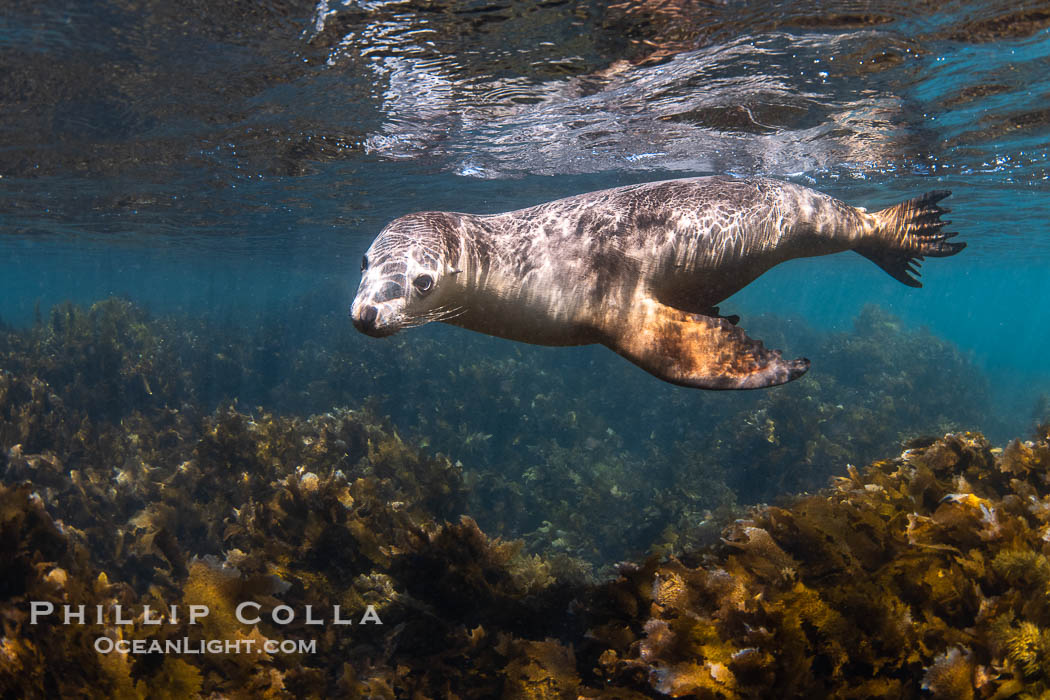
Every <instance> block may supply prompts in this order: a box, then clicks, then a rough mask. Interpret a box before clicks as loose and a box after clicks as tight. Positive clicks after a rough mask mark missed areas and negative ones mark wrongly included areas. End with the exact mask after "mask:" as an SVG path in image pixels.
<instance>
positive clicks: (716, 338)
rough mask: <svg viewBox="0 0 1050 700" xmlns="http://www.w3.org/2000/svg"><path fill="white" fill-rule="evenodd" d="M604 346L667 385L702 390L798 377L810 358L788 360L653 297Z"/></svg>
mask: <svg viewBox="0 0 1050 700" xmlns="http://www.w3.org/2000/svg"><path fill="white" fill-rule="evenodd" d="M605 344H606V345H607V346H608V347H610V348H612V349H613V350H615V351H616V352H618V353H619V354H621V355H623V356H624V357H626V358H627V359H628V360H630V361H631V362H633V363H635V364H636V365H638V366H639V367H641V368H642V369H644V370H646V371H648V372H650V373H651V374H654V375H656V376H657V377H659V378H660V379H663V380H664V381H668V382H671V383H672V384H680V385H682V386H690V387H696V388H699V389H760V388H762V387H767V386H775V385H777V384H784V383H785V382H790V381H791V380H792V379H798V378H799V377H801V376H802V375H803V374H805V373H806V370H807V369H809V360H806V359H798V360H790V361H788V360H785V359H783V357H781V354H780V351H779V350H767V349H766V348H765V346H764V345H762V343H761V341H757V340H752V339H751V338H749V337H747V334H746V333H744V331H742V330H740V329H739V328H737V327H736V326H734V325H733V324H732V323H730V322H729V321H728V320H726V319H724V318H714V317H711V316H701V315H698V314H690V313H686V312H684V311H679V310H678V309H675V308H672V307H670V306H665V305H663V304H661V303H659V302H657V301H654V300H652V299H647V300H645V301H644V302H642V303H641V304H640V308H638V309H637V310H636V312H635V313H632V314H631V318H630V319H629V320H628V322H627V323H624V324H623V325H622V326H620V330H619V332H618V335H616V336H615V337H609V338H607V339H606V341H605Z"/></svg>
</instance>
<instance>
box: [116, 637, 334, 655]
mask: <svg viewBox="0 0 1050 700" xmlns="http://www.w3.org/2000/svg"><path fill="white" fill-rule="evenodd" d="M95 651H97V652H98V653H100V654H110V653H112V652H117V653H119V654H313V653H315V652H316V651H317V640H316V639H190V638H189V637H183V638H181V639H165V640H163V641H162V640H159V639H112V638H110V637H105V636H103V637H97V638H96V639H95Z"/></svg>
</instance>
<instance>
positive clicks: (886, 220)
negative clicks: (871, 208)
mask: <svg viewBox="0 0 1050 700" xmlns="http://www.w3.org/2000/svg"><path fill="white" fill-rule="evenodd" d="M950 194H951V192H949V191H947V190H938V191H936V192H927V193H926V194H924V195H922V196H921V197H916V198H915V199H909V200H908V201H907V202H902V203H901V204H897V205H895V206H892V207H889V208H888V209H883V210H881V211H877V212H875V213H874V214H872V216H873V217H875V221H876V228H875V231H874V234H873V236H874V237H873V238H872V239H871V240H870V241H869V242H866V243H864V244H862V245H860V246H858V247H857V248H855V249H854V250H856V251H857V252H858V253H860V254H861V255H863V256H864V257H866V258H867V259H868V260H871V261H872V262H873V263H875V264H876V265H878V266H879V267H881V268H882V269H883V270H885V271H886V272H888V273H889V274H890V276H892V277H893V278H894V279H896V280H899V281H900V282H903V283H904V284H906V285H908V286H909V287H921V286H922V282H920V281H919V280H917V279H916V277H918V276H919V275H920V273H919V270H918V268H919V264H920V263H921V262H922V260H923V258H925V257H931V258H944V257H947V256H949V255H955V254H956V253H958V252H959V251H960V250H962V249H963V248H965V247H966V244H965V243H949V242H948V239H949V238H952V237H953V236H955V235H956V234H955V233H944V232H942V231H941V229H942V228H944V226H946V225H947V224H949V223H951V222H950V221H941V214H946V213H948V209H945V208H944V207H941V206H939V205H938V204H937V202H939V201H941V200H942V199H944V198H945V197H947V196H948V195H950ZM912 275H914V276H915V277H913V276H912Z"/></svg>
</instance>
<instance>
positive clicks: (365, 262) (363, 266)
mask: <svg viewBox="0 0 1050 700" xmlns="http://www.w3.org/2000/svg"><path fill="white" fill-rule="evenodd" d="M367 269H368V256H367V255H366V256H364V257H363V258H361V272H364V271H365V270H367Z"/></svg>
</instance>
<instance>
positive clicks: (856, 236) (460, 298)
mask: <svg viewBox="0 0 1050 700" xmlns="http://www.w3.org/2000/svg"><path fill="white" fill-rule="evenodd" d="M944 196H947V193H931V194H929V195H926V196H924V197H921V198H918V199H915V200H910V201H909V202H905V203H903V204H900V205H897V206H896V207H891V208H889V209H886V210H883V211H881V212H875V213H868V212H866V211H865V210H864V209H860V208H856V207H852V206H849V205H847V204H845V203H843V202H841V201H839V200H837V199H834V198H833V197H830V196H828V195H825V194H822V193H820V192H817V191H815V190H812V189H809V188H806V187H801V186H798V185H793V184H790V183H785V182H780V181H777V180H770V179H762V178H756V179H748V180H740V179H734V178H727V177H707V178H688V179H680V180H666V181H662V182H651V183H643V184H638V185H629V186H626V187H618V188H615V189H610V190H602V191H599V192H591V193H587V194H581V195H577V196H574V197H568V198H566V199H560V200H557V201H554V202H548V203H546V204H540V205H538V206H534V207H529V208H527V209H520V210H517V211H512V212H507V213H504V214H495V215H488V216H476V215H472V214H460V213H451V212H422V213H418V214H410V215H408V216H404V217H401V218H399V219H397V220H395V221H393V222H391V223H390V224H389V225H388V226H387V227H386V228H385V229H384V230H383V231H382V232H381V233H380V234H379V236H378V237H377V238H376V240H375V241H374V242H373V244H372V246H371V247H370V248H369V251H368V253H367V254H366V256H365V260H364V265H363V268H364V269H363V276H362V281H361V286H360V288H359V290H358V293H357V297H356V298H355V300H354V304H353V307H352V308H351V316H352V318H353V319H354V323H355V325H356V326H357V327H358V328H359V329H360V330H362V331H363V332H366V333H368V334H370V335H376V336H382V335H389V334H391V333H393V332H396V331H397V330H400V329H401V328H403V327H406V326H411V325H419V324H420V323H425V322H427V321H430V320H442V321H445V322H447V323H451V324H453V325H457V326H461V327H464V328H469V329H471V330H475V331H479V332H482V333H487V334H490V335H496V336H499V337H503V338H509V339H511V340H518V341H523V342H529V343H536V344H541V345H586V344H592V343H602V344H604V345H607V346H609V347H610V348H612V349H613V350H615V351H616V352H618V353H620V354H621V355H624V356H625V357H627V358H628V359H630V360H631V361H632V362H635V363H636V364H638V365H640V366H642V367H643V368H644V369H646V370H648V371H650V372H652V373H653V374H656V375H657V376H659V377H661V378H662V379H665V380H667V381H671V382H674V383H677V384H683V385H687V386H695V387H701V388H715V389H728V388H756V387H760V386H770V385H773V384H780V383H783V382H786V381H790V380H791V379H794V378H796V377H798V376H801V375H802V374H803V373H804V372H805V371H806V369H807V368H808V366H809V363H808V361H807V360H804V359H799V360H794V361H785V360H783V359H782V358H781V356H780V353H779V352H776V351H770V350H766V349H765V348H764V347H763V346H762V344H761V343H760V342H757V341H754V340H751V339H750V338H748V337H747V336H746V335H745V334H744V332H743V331H742V330H740V329H738V328H736V327H735V325H734V324H735V320H734V319H733V318H722V317H720V316H719V315H718V309H717V304H718V303H719V302H721V301H723V300H724V299H726V298H727V297H729V296H731V295H732V294H734V293H735V292H737V291H739V290H740V289H742V288H743V287H745V286H747V285H748V284H749V283H750V282H752V281H753V280H754V279H756V278H757V277H758V276H759V275H761V274H762V273H764V272H765V271H766V270H768V269H770V268H771V267H773V266H774V265H777V264H779V263H781V262H784V261H786V260H791V259H793V258H799V257H810V256H816V255H828V254H832V253H837V252H842V251H846V250H856V251H857V252H860V253H861V254H863V255H865V256H866V257H869V258H871V259H872V260H874V261H875V262H876V263H878V264H879V265H881V266H882V267H883V268H884V269H886V270H887V272H889V273H890V274H892V275H894V276H895V277H896V278H897V279H900V280H901V281H902V282H905V283H906V284H910V285H912V286H918V283H917V282H916V281H915V280H913V279H912V278H911V277H909V276H908V274H907V273H908V272H909V271H911V272H914V270H913V269H912V268H911V267H910V265H912V264H914V263H915V262H916V260H919V259H921V258H922V256H924V255H932V256H943V255H952V254H954V253H956V252H958V251H959V250H960V249H961V248H962V247H963V245H964V244H958V243H948V242H947V241H946V239H947V238H949V237H950V236H951V235H953V234H946V233H942V232H941V231H940V228H941V226H942V225H943V222H941V221H940V220H939V218H938V217H939V216H940V214H941V213H942V212H944V211H945V210H944V209H941V208H940V207H938V206H936V202H937V201H939V200H940V199H941V198H943V197H944Z"/></svg>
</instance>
